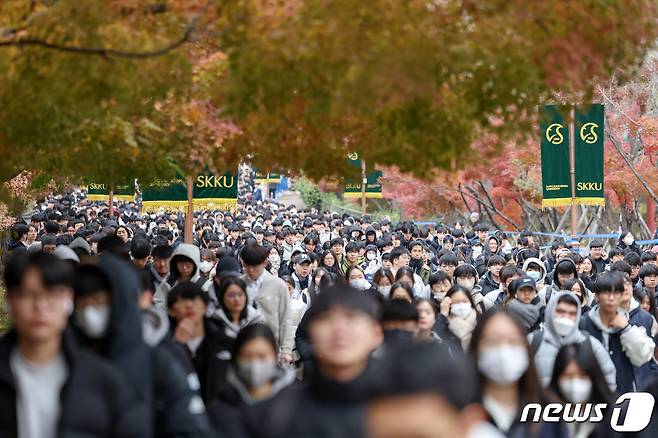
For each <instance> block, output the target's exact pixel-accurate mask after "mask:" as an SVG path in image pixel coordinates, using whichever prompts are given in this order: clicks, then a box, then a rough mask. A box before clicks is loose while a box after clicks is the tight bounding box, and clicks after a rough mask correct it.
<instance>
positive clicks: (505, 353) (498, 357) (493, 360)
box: [478, 344, 528, 385]
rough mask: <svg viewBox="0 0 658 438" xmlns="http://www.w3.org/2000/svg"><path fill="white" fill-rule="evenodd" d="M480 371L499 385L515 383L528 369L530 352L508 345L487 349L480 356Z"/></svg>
mask: <svg viewBox="0 0 658 438" xmlns="http://www.w3.org/2000/svg"><path fill="white" fill-rule="evenodd" d="M478 369H479V370H480V372H481V373H482V374H484V375H485V376H486V377H487V378H488V379H489V380H492V381H493V382H496V383H498V384H501V385H507V384H510V383H514V382H516V381H517V380H519V378H520V377H521V376H522V375H523V373H524V372H525V371H526V370H527V369H528V351H527V350H526V349H525V348H524V347H520V346H515V345H507V344H503V345H499V346H497V347H488V348H485V349H484V350H482V351H481V352H480V354H479V357H478Z"/></svg>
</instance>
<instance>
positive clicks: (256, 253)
mask: <svg viewBox="0 0 658 438" xmlns="http://www.w3.org/2000/svg"><path fill="white" fill-rule="evenodd" d="M268 255H269V251H268V250H266V249H265V247H263V246H261V245H256V244H251V245H247V246H245V247H244V248H242V251H240V258H241V259H242V263H244V264H245V265H247V266H258V265H260V264H262V263H265V260H267V257H268Z"/></svg>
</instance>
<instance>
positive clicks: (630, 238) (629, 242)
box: [624, 233, 635, 246]
mask: <svg viewBox="0 0 658 438" xmlns="http://www.w3.org/2000/svg"><path fill="white" fill-rule="evenodd" d="M633 242H635V237H633V235H632V234H631V233H628V234H627V235H626V237H624V243H625V244H626V245H628V246H631V245H632V244H633Z"/></svg>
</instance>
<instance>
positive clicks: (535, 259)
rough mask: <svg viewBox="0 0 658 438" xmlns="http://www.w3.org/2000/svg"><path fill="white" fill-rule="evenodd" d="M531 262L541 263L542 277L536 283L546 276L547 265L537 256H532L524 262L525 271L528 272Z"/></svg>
mask: <svg viewBox="0 0 658 438" xmlns="http://www.w3.org/2000/svg"><path fill="white" fill-rule="evenodd" d="M530 263H535V264H537V265H539V271H540V273H541V277H540V278H539V280H537V281H536V283H541V282H542V281H544V279H545V278H546V265H544V262H542V261H541V260H539V259H538V258H537V257H530V258H528V259H526V261H525V262H523V270H524V271H526V272H527V270H528V266H530Z"/></svg>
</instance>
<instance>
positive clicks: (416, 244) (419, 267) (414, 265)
mask: <svg viewBox="0 0 658 438" xmlns="http://www.w3.org/2000/svg"><path fill="white" fill-rule="evenodd" d="M424 251H426V249H425V245H424V244H423V242H421V241H420V240H414V241H413V242H411V243H410V244H409V254H410V255H411V260H410V261H409V267H410V268H411V269H412V270H413V271H414V274H416V275H418V276H419V277H420V279H421V280H422V281H423V284H425V285H427V284H429V281H430V275H432V270H431V269H430V267H429V266H427V264H426V263H425V261H424V260H423V252H424Z"/></svg>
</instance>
